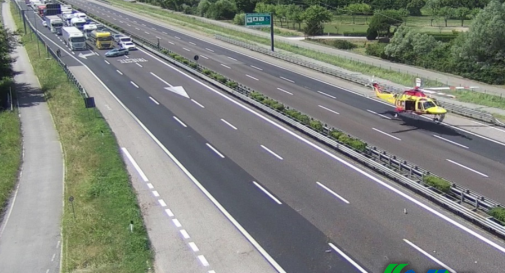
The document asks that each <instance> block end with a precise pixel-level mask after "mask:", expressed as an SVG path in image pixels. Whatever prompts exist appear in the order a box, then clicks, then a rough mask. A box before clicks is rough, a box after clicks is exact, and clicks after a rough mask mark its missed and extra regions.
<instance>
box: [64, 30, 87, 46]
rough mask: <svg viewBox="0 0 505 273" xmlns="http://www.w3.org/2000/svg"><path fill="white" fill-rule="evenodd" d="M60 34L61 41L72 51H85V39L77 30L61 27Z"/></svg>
mask: <svg viewBox="0 0 505 273" xmlns="http://www.w3.org/2000/svg"><path fill="white" fill-rule="evenodd" d="M62 34H63V41H64V42H65V44H67V45H68V47H70V49H71V50H72V51H75V50H86V48H87V46H86V38H84V34H82V32H81V31H80V30H79V29H77V28H76V27H63V28H62Z"/></svg>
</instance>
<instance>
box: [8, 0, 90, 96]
mask: <svg viewBox="0 0 505 273" xmlns="http://www.w3.org/2000/svg"><path fill="white" fill-rule="evenodd" d="M11 2H12V3H14V4H15V5H16V7H17V8H18V10H19V12H20V14H24V19H25V21H26V24H27V25H28V26H29V27H30V29H31V31H32V32H33V33H34V34H35V37H37V39H39V41H40V42H41V43H42V44H43V45H44V48H45V50H46V52H47V54H48V55H49V54H50V55H51V56H52V57H53V59H55V60H56V61H57V62H58V64H59V65H60V66H61V68H63V71H65V74H67V79H68V81H69V82H71V83H72V84H73V85H75V87H77V90H78V91H79V94H81V96H82V97H83V98H88V93H87V92H86V89H84V87H83V86H82V85H81V84H80V83H79V81H77V79H76V78H75V76H74V74H72V72H71V71H70V70H69V69H68V68H67V65H66V64H65V63H63V61H62V60H61V59H60V58H59V57H58V55H57V54H56V52H54V51H53V50H52V49H51V48H50V47H49V46H48V44H47V43H46V41H45V40H44V39H43V38H42V36H41V35H40V33H39V30H38V29H37V28H35V27H34V26H33V24H32V23H31V22H30V20H28V15H27V14H26V13H21V11H23V9H22V7H21V6H20V5H19V3H18V2H17V1H15V0H12V1H11ZM25 11H28V12H32V11H31V10H25Z"/></svg>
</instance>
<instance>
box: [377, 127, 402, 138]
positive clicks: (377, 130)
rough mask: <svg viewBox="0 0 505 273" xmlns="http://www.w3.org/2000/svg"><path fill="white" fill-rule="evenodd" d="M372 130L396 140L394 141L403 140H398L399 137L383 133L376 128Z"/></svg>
mask: <svg viewBox="0 0 505 273" xmlns="http://www.w3.org/2000/svg"><path fill="white" fill-rule="evenodd" d="M372 129H373V130H374V131H377V132H379V133H381V134H383V135H386V136H388V137H391V138H394V139H396V140H401V139H400V138H397V137H395V136H393V135H390V134H388V133H386V132H383V131H381V130H379V129H376V128H372Z"/></svg>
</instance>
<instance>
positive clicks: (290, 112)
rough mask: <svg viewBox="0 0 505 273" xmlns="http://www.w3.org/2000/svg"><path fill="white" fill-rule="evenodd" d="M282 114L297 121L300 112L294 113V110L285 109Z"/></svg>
mask: <svg viewBox="0 0 505 273" xmlns="http://www.w3.org/2000/svg"><path fill="white" fill-rule="evenodd" d="M284 113H286V115H288V116H290V117H292V118H294V119H296V120H298V119H299V118H300V115H301V114H300V112H298V111H296V110H295V109H287V110H286V111H284Z"/></svg>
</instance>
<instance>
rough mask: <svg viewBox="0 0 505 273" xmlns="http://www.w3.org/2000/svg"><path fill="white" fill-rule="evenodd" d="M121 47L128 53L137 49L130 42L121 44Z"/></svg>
mask: <svg viewBox="0 0 505 273" xmlns="http://www.w3.org/2000/svg"><path fill="white" fill-rule="evenodd" d="M121 47H122V48H126V49H128V51H131V50H137V47H136V46H135V44H134V43H132V42H123V43H121Z"/></svg>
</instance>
